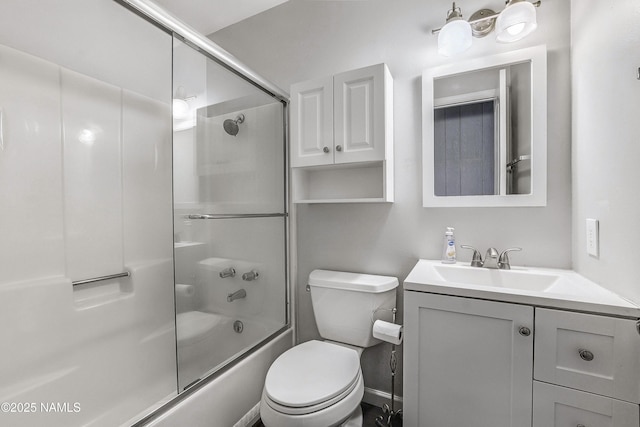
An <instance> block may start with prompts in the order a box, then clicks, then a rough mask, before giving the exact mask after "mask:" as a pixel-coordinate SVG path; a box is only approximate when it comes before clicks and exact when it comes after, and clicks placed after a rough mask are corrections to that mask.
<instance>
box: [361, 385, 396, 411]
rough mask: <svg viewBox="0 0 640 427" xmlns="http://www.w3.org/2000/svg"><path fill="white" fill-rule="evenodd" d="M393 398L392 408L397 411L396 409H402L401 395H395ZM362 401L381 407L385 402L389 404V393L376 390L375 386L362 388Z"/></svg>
mask: <svg viewBox="0 0 640 427" xmlns="http://www.w3.org/2000/svg"><path fill="white" fill-rule="evenodd" d="M393 400H394V409H395V410H396V411H397V410H398V409H402V396H395V398H394V399H393ZM362 401H363V402H365V403H368V404H369V405H374V406H378V407H382V405H384V404H385V403H386V404H387V405H391V393H387V392H386V391H381V390H376V389H375V388H369V387H365V388H364V397H363V398H362Z"/></svg>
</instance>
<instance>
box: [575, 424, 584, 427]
mask: <svg viewBox="0 0 640 427" xmlns="http://www.w3.org/2000/svg"><path fill="white" fill-rule="evenodd" d="M576 427H586V426H585V425H584V424H578V425H577V426H576Z"/></svg>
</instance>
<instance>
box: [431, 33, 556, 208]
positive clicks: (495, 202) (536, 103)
mask: <svg viewBox="0 0 640 427" xmlns="http://www.w3.org/2000/svg"><path fill="white" fill-rule="evenodd" d="M528 61H530V62H531V93H532V96H531V193H529V194H509V195H485V196H436V195H435V190H434V176H433V173H434V170H435V168H434V166H435V164H434V162H435V159H434V136H433V132H434V118H433V116H434V114H433V107H434V99H433V95H434V82H435V80H437V79H439V78H443V77H450V76H453V75H456V74H463V73H469V72H472V71H475V70H482V69H486V68H495V67H499V66H502V65H510V64H516V63H522V62H528ZM501 173H502V172H501ZM422 205H423V206H424V207H510V206H514V207H515V206H546V205H547V48H546V46H545V45H540V46H534V47H530V48H525V49H519V50H514V51H510V52H503V53H499V54H496V55H491V56H485V57H481V58H475V59H471V60H468V61H462V62H455V63H450V64H445V65H442V66H438V67H434V68H430V69H428V70H426V71H425V72H424V73H423V74H422Z"/></svg>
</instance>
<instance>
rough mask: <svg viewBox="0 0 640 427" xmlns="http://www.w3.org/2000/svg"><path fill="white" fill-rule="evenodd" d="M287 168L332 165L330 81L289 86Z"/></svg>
mask: <svg viewBox="0 0 640 427" xmlns="http://www.w3.org/2000/svg"><path fill="white" fill-rule="evenodd" d="M290 117H291V166H292V167H302V166H317V165H330V164H333V161H334V158H333V153H334V149H333V147H334V144H333V78H332V77H326V78H322V79H317V80H310V81H306V82H302V83H297V84H294V85H291V115H290Z"/></svg>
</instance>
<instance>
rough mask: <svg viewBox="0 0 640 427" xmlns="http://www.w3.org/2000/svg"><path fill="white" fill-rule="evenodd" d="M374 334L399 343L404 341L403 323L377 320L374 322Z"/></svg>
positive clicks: (381, 338)
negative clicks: (397, 323)
mask: <svg viewBox="0 0 640 427" xmlns="http://www.w3.org/2000/svg"><path fill="white" fill-rule="evenodd" d="M373 336H374V338H378V339H379V340H382V341H386V342H390V343H391V344H396V345H398V344H400V343H401V342H402V325H396V324H395V323H389V322H385V321H384V320H376V321H375V322H373Z"/></svg>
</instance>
